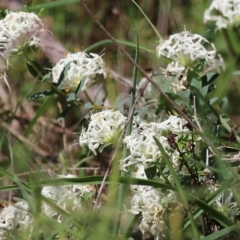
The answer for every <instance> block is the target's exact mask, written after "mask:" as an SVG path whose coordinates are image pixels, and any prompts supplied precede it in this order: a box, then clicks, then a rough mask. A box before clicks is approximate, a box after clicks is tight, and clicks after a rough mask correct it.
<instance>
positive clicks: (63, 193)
mask: <svg viewBox="0 0 240 240" xmlns="http://www.w3.org/2000/svg"><path fill="white" fill-rule="evenodd" d="M58 178H76V177H75V176H74V175H72V174H68V175H59V176H58ZM41 193H42V195H43V196H45V197H48V198H50V199H52V200H53V201H54V202H55V203H56V204H57V205H58V206H59V207H61V208H63V209H64V210H67V211H68V212H74V211H77V212H78V211H79V210H81V207H82V200H83V198H84V199H87V197H88V199H87V200H89V196H92V195H93V194H94V189H93V188H92V187H91V186H89V185H82V184H78V185H63V186H46V187H44V188H43V189H42V192H41ZM42 209H43V212H44V214H45V215H46V216H48V217H50V218H57V219H60V215H59V214H58V213H57V212H56V211H55V210H53V209H52V208H51V207H50V206H49V205H47V204H46V203H43V205H42Z"/></svg>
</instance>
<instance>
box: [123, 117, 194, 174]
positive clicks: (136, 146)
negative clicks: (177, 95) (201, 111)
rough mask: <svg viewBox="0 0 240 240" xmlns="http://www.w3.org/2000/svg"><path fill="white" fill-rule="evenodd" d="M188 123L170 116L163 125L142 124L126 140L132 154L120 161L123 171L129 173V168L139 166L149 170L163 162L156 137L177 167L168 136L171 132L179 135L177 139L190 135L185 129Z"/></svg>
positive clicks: (153, 123)
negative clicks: (157, 163) (158, 162)
mask: <svg viewBox="0 0 240 240" xmlns="http://www.w3.org/2000/svg"><path fill="white" fill-rule="evenodd" d="M186 123H187V122H186V121H185V119H182V118H179V117H176V116H170V117H169V118H168V119H167V120H165V121H163V122H161V123H155V122H151V123H145V122H142V123H140V124H139V127H138V128H136V129H134V130H133V131H132V133H131V135H129V136H126V137H125V138H124V142H125V144H126V147H127V148H128V149H129V151H130V154H129V156H128V157H127V158H125V159H122V160H121V161H120V168H121V170H123V171H127V168H128V167H129V166H133V165H138V164H142V165H143V166H144V167H145V168H148V167H151V166H152V165H155V164H156V162H157V161H162V154H161V151H160V150H159V148H158V146H157V144H156V142H155V140H154V137H155V138H157V139H158V141H159V142H160V143H161V144H162V146H163V147H164V149H165V150H166V152H167V153H169V157H170V159H171V160H172V162H173V164H174V165H175V164H176V163H177V161H176V159H175V158H176V154H174V153H173V152H170V151H169V148H170V147H169V143H168V140H167V134H168V133H169V132H171V133H172V134H175V135H177V137H180V136H181V135H186V134H187V135H189V134H190V133H191V131H190V130H189V129H188V128H186V127H185V125H186ZM177 137H176V138H177ZM176 141H177V139H176ZM173 160H174V161H173ZM175 166H177V165H175Z"/></svg>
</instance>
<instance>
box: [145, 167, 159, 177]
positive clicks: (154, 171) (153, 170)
mask: <svg viewBox="0 0 240 240" xmlns="http://www.w3.org/2000/svg"><path fill="white" fill-rule="evenodd" d="M144 171H145V174H146V175H147V178H148V179H151V180H152V179H153V178H154V177H155V176H156V174H157V167H156V166H153V167H150V168H146V169H145V170H144Z"/></svg>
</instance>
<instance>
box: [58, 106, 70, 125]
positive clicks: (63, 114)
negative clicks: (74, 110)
mask: <svg viewBox="0 0 240 240" xmlns="http://www.w3.org/2000/svg"><path fill="white" fill-rule="evenodd" d="M71 107H72V104H70V103H69V104H67V106H66V107H65V109H64V110H63V111H62V112H61V114H60V116H59V118H58V119H57V121H58V122H59V121H61V120H62V119H63V118H65V117H66V115H67V114H68V112H69V110H70V109H71Z"/></svg>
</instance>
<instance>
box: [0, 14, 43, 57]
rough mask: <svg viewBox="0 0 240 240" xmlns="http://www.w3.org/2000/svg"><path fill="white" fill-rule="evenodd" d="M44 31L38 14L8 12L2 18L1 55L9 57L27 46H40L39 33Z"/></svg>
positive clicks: (0, 22) (0, 34)
mask: <svg viewBox="0 0 240 240" xmlns="http://www.w3.org/2000/svg"><path fill="white" fill-rule="evenodd" d="M43 31H44V27H43V24H42V22H41V20H40V19H39V18H38V16H37V15H36V14H34V13H27V12H8V13H7V15H6V17H5V18H4V19H3V20H0V56H1V57H3V58H5V59H8V58H9V57H10V56H11V55H13V54H17V53H18V52H19V51H21V50H22V49H24V48H25V47H29V46H35V47H37V46H39V44H40V39H39V38H38V35H39V33H40V32H43Z"/></svg>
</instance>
